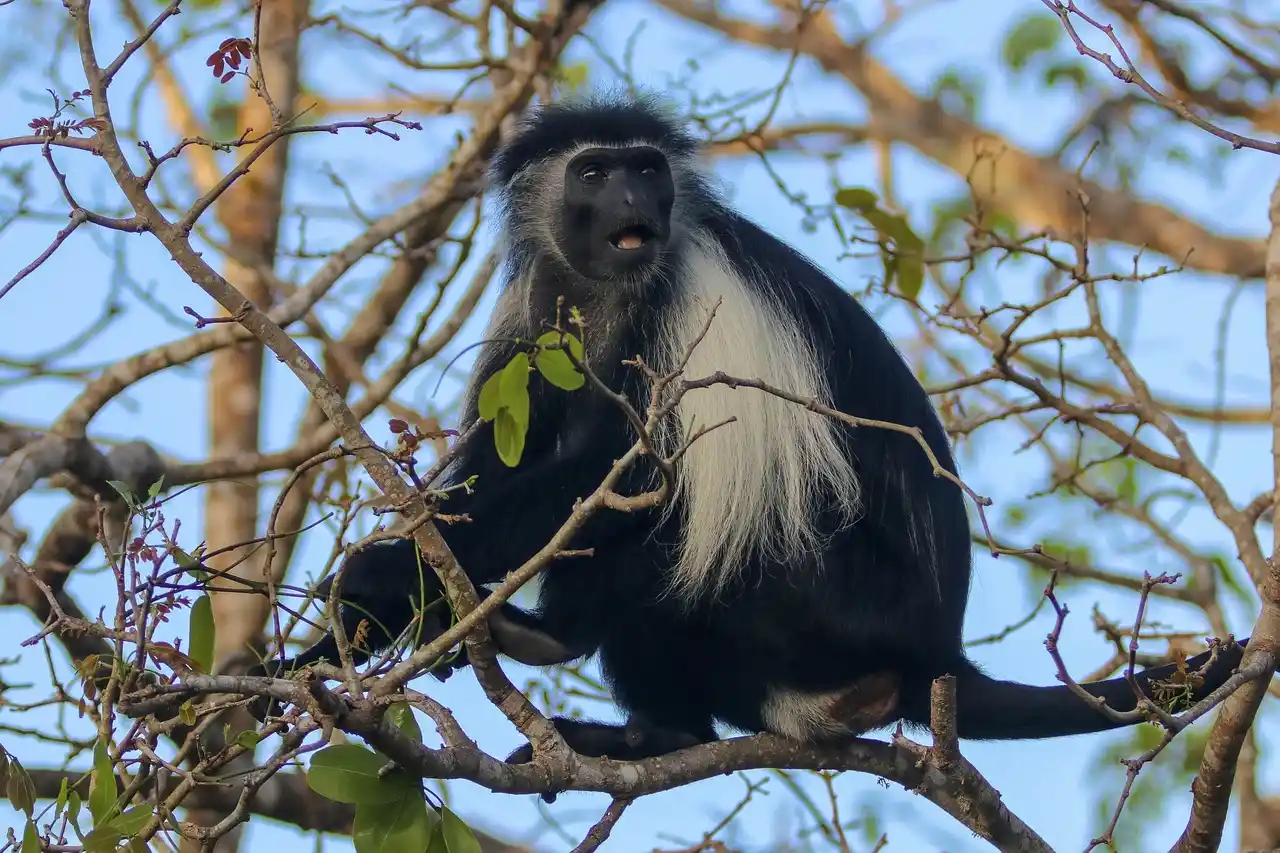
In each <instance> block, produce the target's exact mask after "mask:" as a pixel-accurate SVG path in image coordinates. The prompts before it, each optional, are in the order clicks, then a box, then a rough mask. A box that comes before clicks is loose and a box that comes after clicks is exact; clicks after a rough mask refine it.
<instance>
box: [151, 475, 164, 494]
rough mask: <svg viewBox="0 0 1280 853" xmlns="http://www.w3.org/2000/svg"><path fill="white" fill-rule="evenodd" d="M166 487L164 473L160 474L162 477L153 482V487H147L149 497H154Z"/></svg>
mask: <svg viewBox="0 0 1280 853" xmlns="http://www.w3.org/2000/svg"><path fill="white" fill-rule="evenodd" d="M163 488H164V475H163V474H161V475H160V479H159V480H156V481H155V482H154V483H152V484H151V488H149V489H147V497H148V498H154V497H155V496H156V495H158V494H160V490H161V489H163Z"/></svg>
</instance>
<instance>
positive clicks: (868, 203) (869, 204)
mask: <svg viewBox="0 0 1280 853" xmlns="http://www.w3.org/2000/svg"><path fill="white" fill-rule="evenodd" d="M879 202H880V199H879V198H878V197H877V196H876V194H875V193H873V192H872V191H871V190H869V189H866V188H865V187H846V188H845V189H842V190H836V204H838V205H840V206H841V207H846V208H848V209H849V210H856V211H858V212H859V213H865V212H867V211H868V210H874V209H875V208H876V205H877V204H879Z"/></svg>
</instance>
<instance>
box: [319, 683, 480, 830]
mask: <svg viewBox="0 0 1280 853" xmlns="http://www.w3.org/2000/svg"><path fill="white" fill-rule="evenodd" d="M387 713H388V714H389V715H390V717H391V720H392V721H393V722H394V723H395V724H396V726H397V727H398V728H399V729H400V730H401V731H402V732H404V733H405V734H406V735H408V736H409V737H410V738H412V739H413V740H414V741H415V742H417V743H421V742H422V730H421V728H419V726H418V721H417V720H415V719H414V716H413V711H412V709H411V708H410V707H409V706H408V705H406V704H404V703H399V704H396V705H392V706H391V707H390V708H389V709H388V710H387ZM307 785H308V786H309V787H310V788H311V790H313V791H315V792H316V793H317V794H319V795H320V796H322V797H324V798H325V799H328V800H333V801H334V802H338V803H346V804H348V805H352V806H355V810H356V814H355V820H354V822H353V824H352V829H351V839H352V841H353V842H354V844H355V848H356V853H480V842H479V841H478V840H477V839H476V836H475V833H473V832H472V831H471V828H470V827H468V826H467V824H466V822H464V821H463V820H462V818H460V817H458V816H457V815H456V814H454V813H453V812H452V811H451V810H450V809H449V808H448V807H447V806H445V805H443V804H442V805H440V807H439V808H435V807H432V806H431V805H429V804H428V803H427V799H426V795H425V793H424V791H423V787H422V780H421V779H419V778H418V777H416V776H413V775H412V774H410V773H408V772H406V771H404V770H403V769H401V768H398V767H396V766H395V765H394V764H392V763H391V762H389V761H388V759H387V758H386V757H385V756H383V755H380V754H379V753H377V752H374V751H373V750H372V749H369V748H368V747H365V746H361V745H359V744H354V743H343V744H334V745H333V746H329V747H325V748H324V749H322V750H320V751H319V752H317V753H316V754H315V755H314V756H313V757H312V759H311V766H310V768H309V769H308V770H307Z"/></svg>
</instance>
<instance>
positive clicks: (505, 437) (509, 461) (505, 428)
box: [493, 407, 527, 468]
mask: <svg viewBox="0 0 1280 853" xmlns="http://www.w3.org/2000/svg"><path fill="white" fill-rule="evenodd" d="M526 429H527V422H526V425H525V426H522V425H521V424H520V423H519V422H518V421H517V420H516V419H515V418H514V417H513V416H512V414H511V410H510V409H508V408H505V407H504V408H502V409H500V410H499V411H498V417H497V419H496V420H494V422H493V441H494V445H495V446H496V447H497V449H498V458H499V459H501V460H502V461H503V463H505V464H506V466H507V467H508V468H514V467H516V466H517V465H519V464H520V457H521V455H523V454H524V437H525V431H526Z"/></svg>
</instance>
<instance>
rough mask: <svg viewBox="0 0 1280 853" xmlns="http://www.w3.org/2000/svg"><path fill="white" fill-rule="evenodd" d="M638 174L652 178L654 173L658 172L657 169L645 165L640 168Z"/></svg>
mask: <svg viewBox="0 0 1280 853" xmlns="http://www.w3.org/2000/svg"><path fill="white" fill-rule="evenodd" d="M640 174H641V175H643V176H644V177H646V178H652V177H653V176H654V175H656V174H658V170H657V169H655V168H653V167H652V166H645V167H644V168H643V169H641V170H640Z"/></svg>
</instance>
